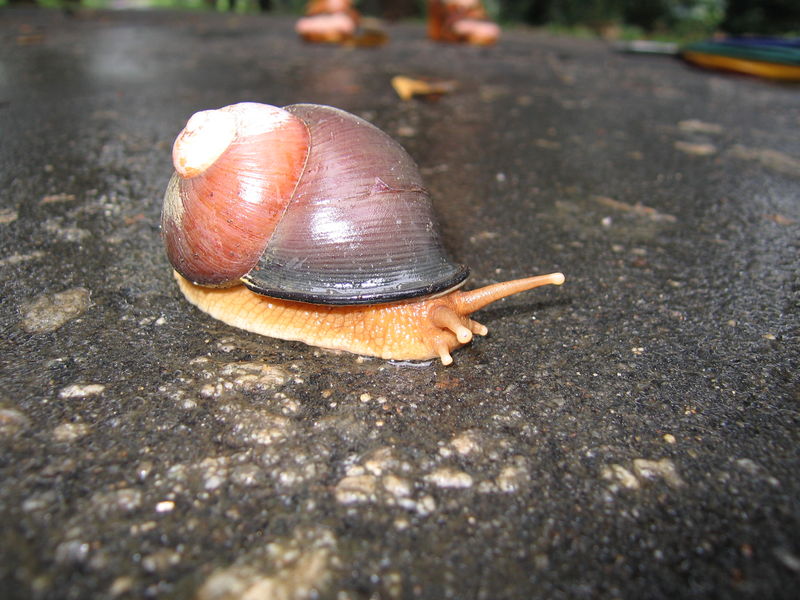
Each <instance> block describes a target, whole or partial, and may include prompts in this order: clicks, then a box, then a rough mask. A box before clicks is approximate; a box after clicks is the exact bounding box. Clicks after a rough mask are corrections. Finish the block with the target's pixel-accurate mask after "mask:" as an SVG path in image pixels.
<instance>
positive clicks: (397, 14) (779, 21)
mask: <svg viewBox="0 0 800 600" xmlns="http://www.w3.org/2000/svg"><path fill="white" fill-rule="evenodd" d="M484 3H485V5H486V8H487V10H488V12H489V14H490V15H491V16H492V18H494V19H495V20H497V21H498V22H499V23H501V24H502V25H504V26H506V27H510V26H513V25H516V24H519V25H532V26H538V27H548V28H551V29H556V30H559V31H562V32H569V33H573V34H578V35H582V34H585V35H600V36H602V37H606V38H610V39H630V38H636V37H650V38H654V39H659V38H663V39H673V40H692V39H698V38H702V37H707V36H709V35H713V34H715V33H720V32H721V33H729V34H760V35H776V34H780V35H798V34H800V0H484ZM37 5H38V6H41V7H47V8H56V9H64V10H76V9H120V10H121V9H156V8H160V9H165V8H166V9H181V10H214V11H235V12H237V13H256V12H274V13H276V14H298V15H299V14H302V12H303V10H304V7H305V5H306V0H0V6H37ZM357 5H358V8H359V10H361V12H362V13H363V14H365V15H370V16H377V17H382V18H385V19H387V20H396V19H421V18H423V16H424V14H425V1H424V0H361V1H360V2H357Z"/></svg>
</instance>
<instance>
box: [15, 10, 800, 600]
mask: <svg viewBox="0 0 800 600" xmlns="http://www.w3.org/2000/svg"><path fill="white" fill-rule="evenodd" d="M0 19H2V21H3V22H4V24H3V28H2V32H1V34H0V44H1V50H0V129H1V130H2V142H1V143H0V165H1V169H0V177H2V180H1V183H2V195H1V196H0V198H1V202H2V206H1V207H0V240H1V241H2V246H1V247H0V268H2V271H3V278H2V279H3V293H2V313H0V315H1V316H0V323H1V324H2V332H3V335H2V340H0V346H1V347H2V359H1V360H2V362H1V363H0V364H1V365H2V366H1V369H2V370H1V371H0V377H2V388H0V389H1V390H2V391H0V443H1V444H2V446H1V447H2V454H0V456H1V457H2V464H1V469H2V471H1V472H2V486H0V510H2V538H1V539H0V559H1V560H0V576H1V577H2V584H1V585H2V590H3V593H2V595H3V597H4V598H143V597H154V598H155V597H157V598H191V597H198V598H204V599H211V598H213V599H217V598H245V597H246V598H315V597H320V598H337V599H340V600H343V599H350V598H352V599H356V598H365V599H366V598H425V599H438V598H492V599H493V598H576V597H577V598H581V597H591V598H644V597H647V598H666V597H670V598H674V597H745V598H767V597H769V598H781V597H783V598H789V597H794V594H795V593H796V587H797V584H798V578H800V542H798V534H799V533H800V526H799V525H800V522H799V521H800V504H798V497H800V481H799V479H798V474H799V471H800V457H799V456H798V439H799V438H800V434H799V433H798V431H799V430H798V399H800V395H799V394H798V376H797V368H798V355H799V354H800V352H799V351H798V344H797V333H798V323H799V322H800V319H799V318H798V264H797V257H798V239H800V238H799V237H798V232H799V231H800V203H799V202H798V182H800V137H798V135H797V131H798V128H800V94H798V89H797V88H796V87H791V86H785V85H776V84H772V83H768V82H763V81H758V80H754V79H745V78H738V77H735V76H728V75H723V74H715V73H709V72H703V71H697V70H694V69H691V68H689V67H687V66H685V65H683V64H681V63H680V62H678V61H676V60H674V59H665V58H660V57H636V56H628V55H619V54H615V53H613V52H612V51H611V50H609V49H608V48H607V47H606V46H605V45H604V44H603V43H601V42H597V41H585V40H576V39H571V38H566V37H555V36H550V35H546V34H542V33H536V32H531V31H526V30H520V31H507V32H506V33H505V36H504V38H503V40H502V43H501V44H500V45H499V46H498V47H496V48H489V49H478V48H465V47H446V46H440V45H435V44H432V43H430V42H428V41H427V40H426V39H425V37H424V30H423V27H422V25H421V24H419V25H416V24H404V25H396V26H392V27H390V28H389V33H390V35H391V41H390V43H389V44H388V45H386V46H384V47H381V48H369V49H367V48H358V49H353V48H331V47H316V46H308V45H303V44H302V43H300V42H299V41H297V40H296V39H295V38H294V36H293V34H292V32H291V24H292V23H291V20H290V19H286V18H270V17H253V18H240V17H231V16H222V15H205V14H175V13H93V14H81V15H78V16H77V17H75V18H66V17H63V16H62V15H61V14H59V13H50V12H18V11H15V12H3V13H0ZM398 74H402V75H408V76H412V77H432V78H438V79H445V80H452V81H456V82H457V83H458V88H457V90H456V91H454V92H452V93H450V94H447V95H445V96H443V97H441V98H440V99H438V100H413V101H410V102H403V101H401V100H399V99H398V97H397V96H396V95H395V93H394V92H393V90H392V89H391V87H390V85H389V81H390V79H391V77H393V76H394V75H398ZM242 100H256V101H262V102H267V103H271V104H277V105H283V104H289V103H294V102H316V103H323V104H331V105H335V106H338V107H340V108H343V109H345V110H348V111H351V112H354V113H356V114H358V115H361V116H364V117H366V118H367V119H369V120H371V121H373V122H374V123H375V124H377V125H378V126H380V127H381V128H383V129H384V130H386V131H387V132H388V133H390V134H391V135H393V136H395V137H396V138H398V139H399V140H400V141H401V142H402V143H403V144H404V145H405V147H406V148H407V149H408V150H409V152H410V153H411V155H412V156H413V157H414V158H415V159H416V161H417V162H418V163H419V164H420V167H421V169H422V172H423V174H424V176H425V178H426V180H427V182H428V185H429V187H430V189H431V191H432V194H433V197H434V202H435V205H436V209H437V211H438V214H439V216H440V219H441V221H442V226H443V230H444V237H445V240H446V243H447V245H448V247H449V249H450V250H451V252H452V254H453V255H454V257H455V258H456V259H457V260H459V261H462V262H464V263H466V264H469V265H470V266H471V268H472V273H473V277H472V280H471V283H470V285H476V286H477V285H482V284H485V283H488V282H494V281H497V280H500V279H505V278H511V277H518V276H525V275H529V274H537V273H543V272H550V271H555V270H561V271H563V272H564V273H565V274H566V276H567V282H566V283H565V285H564V286H562V287H561V288H552V289H550V288H545V289H541V290H536V291H533V292H529V293H527V294H524V295H520V296H516V297H514V298H511V299H508V300H506V301H504V302H502V303H499V304H498V305H495V306H494V307H492V308H489V309H486V310H484V311H483V312H482V313H480V314H479V315H478V318H479V320H481V321H482V322H483V323H485V324H486V325H487V326H488V327H489V329H490V334H489V336H488V337H487V338H483V339H478V340H476V341H475V342H474V343H472V344H471V345H470V346H468V347H466V348H464V349H462V350H460V351H458V352H457V353H455V354H454V359H455V363H454V365H453V366H450V367H444V366H442V365H441V364H438V363H437V362H431V363H427V364H414V365H410V364H394V363H391V362H386V361H383V360H378V359H371V358H359V357H357V356H355V355H350V354H343V353H342V354H337V353H332V352H327V351H323V350H318V349H314V348H310V347H307V346H305V345H303V344H300V343H295V342H285V341H280V340H273V339H266V338H259V337H257V336H255V335H251V334H248V333H245V332H241V331H238V330H234V329H232V328H230V327H227V326H225V325H223V324H221V323H219V322H215V321H213V320H212V319H210V318H208V317H206V316H204V315H203V314H201V313H199V312H198V311H197V310H196V309H194V308H193V307H191V306H190V305H189V304H188V303H187V302H186V301H185V300H184V299H183V298H182V297H181V295H180V293H179V292H178V290H177V288H176V286H175V283H174V281H173V279H172V277H171V275H170V269H169V266H168V263H167V261H166V258H165V256H164V253H163V250H162V247H161V241H160V239H159V228H158V222H159V212H160V202H161V197H162V195H163V191H164V188H165V186H166V182H167V180H168V177H169V175H170V171H171V168H170V156H169V155H170V147H171V144H172V141H173V139H174V136H175V135H176V134H177V132H178V131H179V130H180V129H181V127H182V126H183V123H184V122H185V121H186V119H187V118H188V116H189V115H190V114H191V113H193V112H194V111H196V110H200V109H206V108H211V107H218V106H222V105H225V104H229V103H233V102H237V101H242Z"/></svg>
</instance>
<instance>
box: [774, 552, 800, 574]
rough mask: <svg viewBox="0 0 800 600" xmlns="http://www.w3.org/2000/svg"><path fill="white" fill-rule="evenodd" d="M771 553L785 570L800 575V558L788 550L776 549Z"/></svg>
mask: <svg viewBox="0 0 800 600" xmlns="http://www.w3.org/2000/svg"><path fill="white" fill-rule="evenodd" d="M772 553H773V554H774V555H775V558H777V559H778V560H779V561H780V562H781V564H782V565H783V566H784V567H786V568H787V569H789V570H791V571H794V572H795V573H800V557H799V556H797V555H796V554H794V553H793V552H792V551H791V550H789V549H788V548H783V547H778V548H775V549H774V550H773V551H772Z"/></svg>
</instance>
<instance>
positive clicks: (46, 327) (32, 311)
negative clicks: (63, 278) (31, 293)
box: [21, 288, 91, 333]
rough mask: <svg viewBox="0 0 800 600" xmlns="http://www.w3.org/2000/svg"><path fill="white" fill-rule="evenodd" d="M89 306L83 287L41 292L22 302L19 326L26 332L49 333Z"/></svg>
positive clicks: (88, 294) (87, 291)
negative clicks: (55, 292)
mask: <svg viewBox="0 0 800 600" xmlns="http://www.w3.org/2000/svg"><path fill="white" fill-rule="evenodd" d="M89 306H91V299H90V293H89V290H87V289H85V288H73V289H70V290H65V291H63V292H59V293H57V294H42V295H41V296H38V297H36V298H33V299H32V300H29V301H27V302H24V303H23V304H22V307H21V312H22V323H21V326H22V329H24V330H25V331H27V332H28V333H49V332H51V331H55V330H56V329H58V328H59V327H61V326H62V325H64V324H65V323H67V322H68V321H71V320H72V319H74V318H76V317H79V316H80V315H82V314H83V313H84V312H85V311H86V309H88V308H89Z"/></svg>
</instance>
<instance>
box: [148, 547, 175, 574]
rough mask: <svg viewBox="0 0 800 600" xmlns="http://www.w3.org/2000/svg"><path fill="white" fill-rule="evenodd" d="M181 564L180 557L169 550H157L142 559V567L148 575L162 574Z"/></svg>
mask: <svg viewBox="0 0 800 600" xmlns="http://www.w3.org/2000/svg"><path fill="white" fill-rule="evenodd" d="M179 562H181V555H180V554H179V553H178V552H175V550H171V549H170V548H163V549H161V550H157V551H156V552H153V553H152V554H149V555H148V556H145V557H144V558H143V559H142V567H143V568H144V570H145V571H148V572H149V573H164V572H166V571H167V570H169V568H170V567H174V566H175V565H177V564H178V563H179Z"/></svg>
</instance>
